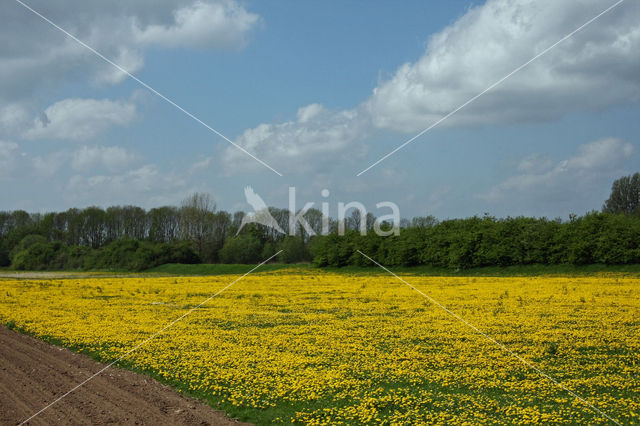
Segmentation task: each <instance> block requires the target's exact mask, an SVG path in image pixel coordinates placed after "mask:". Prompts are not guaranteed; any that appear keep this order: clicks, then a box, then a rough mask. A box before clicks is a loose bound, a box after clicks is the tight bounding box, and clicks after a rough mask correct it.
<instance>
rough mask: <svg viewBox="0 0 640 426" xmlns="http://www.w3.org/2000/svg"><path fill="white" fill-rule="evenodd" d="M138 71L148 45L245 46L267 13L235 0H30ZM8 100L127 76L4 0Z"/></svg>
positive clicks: (0, 62)
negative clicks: (79, 82) (48, 90)
mask: <svg viewBox="0 0 640 426" xmlns="http://www.w3.org/2000/svg"><path fill="white" fill-rule="evenodd" d="M29 5H30V6H32V7H33V8H34V9H35V10H37V11H39V12H41V13H42V14H43V15H44V16H46V17H47V18H49V19H51V20H52V21H53V22H55V23H56V24H58V25H60V26H61V27H62V28H65V29H66V30H68V31H69V32H70V33H72V34H74V35H75V36H77V37H78V38H79V39H81V40H83V41H84V42H86V43H87V44H88V45H90V46H91V47H93V48H95V49H96V50H98V51H99V52H101V53H103V54H104V55H105V56H106V57H108V58H110V59H112V60H113V61H115V62H116V63H119V64H120V65H122V66H123V67H124V68H125V69H127V70H128V71H130V72H136V71H138V70H140V69H141V68H142V67H143V65H144V49H145V48H147V47H149V46H153V47H154V48H158V49H163V48H175V47H186V48H212V49H225V50H229V49H239V48H241V47H243V46H244V45H245V44H246V42H247V37H248V34H249V32H250V31H251V30H252V29H254V28H255V27H256V25H257V24H258V22H259V21H260V17H259V16H258V15H256V14H254V13H250V12H248V11H247V10H246V9H245V8H244V6H242V5H241V4H239V3H238V2H236V1H234V0H207V1H195V2H194V1H193V0H113V1H109V2H102V1H96V2H87V1H83V0H82V1H81V0H65V1H56V2H51V1H46V0H32V1H30V2H29ZM0 39H2V40H6V41H7V42H5V43H2V44H0V101H4V102H8V101H11V102H17V101H20V102H21V101H26V100H29V101H32V102H36V101H37V97H34V95H35V94H37V93H38V91H39V90H41V89H42V88H47V89H49V88H55V87H59V85H60V84H64V83H66V82H69V81H71V82H73V83H77V82H78V81H87V82H93V83H97V84H117V83H120V82H121V81H122V80H123V79H124V75H123V74H122V73H121V72H119V71H118V70H116V69H114V68H113V67H112V66H111V65H109V64H107V63H105V62H104V61H102V60H100V59H98V58H97V57H96V56H95V55H94V54H93V53H91V52H89V51H88V50H87V49H86V48H84V47H82V46H80V45H78V44H77V43H76V42H75V41H73V40H71V39H70V38H68V37H67V36H65V35H64V34H63V33H62V32H60V31H58V30H56V29H54V28H52V27H51V26H50V25H49V24H47V23H46V22H44V21H42V20H41V19H40V18H39V17H37V16H36V15H34V14H33V13H32V12H30V11H28V10H27V9H25V8H24V7H22V6H20V4H18V3H16V2H12V1H9V2H0Z"/></svg>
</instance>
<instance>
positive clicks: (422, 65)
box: [224, 0, 640, 172]
mask: <svg viewBox="0 0 640 426" xmlns="http://www.w3.org/2000/svg"><path fill="white" fill-rule="evenodd" d="M609 5H610V4H609V3H607V2H603V1H602V0H582V1H580V2H577V3H576V2H570V1H557V0H522V1H514V0H488V1H487V2H486V3H484V4H483V5H480V6H476V7H473V8H471V9H469V10H468V11H467V12H466V13H465V14H464V15H463V16H462V17H461V18H460V19H458V20H457V21H456V22H454V23H453V24H451V25H450V26H448V27H446V28H444V29H443V30H442V31H440V32H439V33H437V34H435V35H433V36H432V37H431V38H430V40H429V41H428V43H427V47H426V50H425V52H424V54H423V55H422V57H420V58H419V59H418V60H417V61H416V62H412V63H406V64H403V65H402V66H400V67H399V68H398V69H397V71H396V72H395V74H394V75H393V77H392V78H390V79H389V80H387V81H383V82H381V83H380V84H379V85H378V87H376V88H375V89H374V91H373V94H372V95H371V96H370V97H369V98H368V99H366V100H365V101H364V102H363V103H362V104H360V105H359V106H358V107H356V108H354V109H353V110H345V111H338V112H329V111H326V110H325V109H324V108H323V107H322V106H321V105H319V104H311V105H308V106H306V107H303V108H300V110H299V111H298V115H297V119H296V120H295V121H291V122H285V123H280V124H260V125H259V126H257V127H254V128H252V129H249V130H247V131H245V132H244V133H243V134H242V135H241V136H240V137H239V138H238V139H237V142H238V143H240V144H241V145H243V146H245V147H246V148H247V149H248V150H249V151H250V152H253V153H255V154H257V155H258V157H260V158H262V159H264V160H265V161H267V162H268V163H274V164H283V171H285V172H286V168H287V166H295V167H296V168H297V169H300V170H309V168H311V167H313V164H308V165H307V168H306V169H305V168H303V167H302V166H301V163H302V162H312V163H316V164H318V163H320V164H321V163H322V159H329V158H332V159H333V160H334V161H335V159H336V158H344V157H345V154H346V153H348V155H349V156H353V153H354V152H357V151H358V148H359V146H358V143H357V142H358V136H357V135H361V134H365V133H366V134H369V135H371V134H374V133H375V132H376V131H378V132H380V131H388V130H391V131H399V132H405V133H409V132H416V131H420V130H422V129H424V128H426V127H428V126H429V125H431V124H433V123H434V122H436V121H437V120H438V119H440V118H442V117H443V116H445V115H446V114H448V113H449V112H451V111H453V110H454V109H456V108H457V107H459V106H460V105H461V104H463V103H464V102H466V101H467V100H469V99H470V98H472V97H473V96H475V95H477V94H478V93H480V92H482V91H483V90H485V89H486V88H487V87H488V86H489V85H491V84H493V83H495V82H496V81H498V80H499V79H501V78H502V77H504V76H505V75H507V74H508V73H510V72H512V71H513V70H514V69H515V68H516V67H518V66H520V65H522V64H523V63H525V62H527V61H528V60H529V59H531V58H532V57H533V56H535V55H536V54H538V53H540V52H541V51H543V50H544V49H546V48H547V47H549V46H551V45H552V44H554V43H556V42H557V41H558V40H559V39H561V38H562V37H564V36H565V35H567V34H568V33H569V32H571V31H573V30H574V29H576V28H577V27H579V26H580V25H582V24H584V23H585V22H586V21H587V20H589V19H591V18H593V17H594V16H595V15H596V14H598V13H599V12H601V11H602V10H604V9H605V8H606V7H607V6H609ZM638 15H640V3H638V2H625V3H623V4H622V5H620V6H619V7H618V8H616V9H614V10H613V11H611V12H610V13H608V14H606V15H603V16H602V17H601V18H599V19H598V20H597V21H595V22H594V23H593V24H591V25H590V26H588V27H586V28H585V29H584V30H582V31H580V32H578V33H577V34H575V35H574V36H573V37H571V38H570V39H568V40H565V41H564V42H562V43H561V44H559V45H558V46H557V47H555V48H554V49H553V50H551V51H549V52H548V53H547V54H545V55H544V56H542V57H540V58H539V59H538V60H536V61H535V62H533V63H531V64H530V65H529V66H527V67H526V68H524V69H523V70H522V71H520V72H519V73H517V74H515V75H513V76H512V77H511V78H510V79H508V80H506V81H505V82H504V83H502V84H500V85H499V86H497V87H496V88H495V89H493V90H491V91H489V92H487V93H486V94H485V95H483V96H482V97H480V98H478V100H477V101H476V102H475V103H473V104H470V105H469V106H468V107H466V108H464V109H462V110H460V111H459V112H458V113H456V114H455V115H453V116H452V117H451V118H449V119H448V120H446V121H445V122H444V123H443V125H445V126H470V125H486V124H504V123H509V124H511V123H516V122H529V121H544V120H552V119H557V118H560V117H561V116H562V115H564V114H566V113H569V112H575V111H584V110H597V109H601V108H605V107H607V106H610V105H614V104H625V103H630V102H637V101H639V100H640V72H638V70H639V69H640V55H638V54H637V52H638V51H640V21H638V19H637V18H636V17H637V16H638ZM237 157H239V153H237V152H235V148H233V147H229V148H228V149H227V151H226V154H225V156H224V159H225V161H226V162H229V164H233V166H234V167H235V166H236V165H237V164H238V163H237V162H236V161H233V162H231V161H230V160H231V159H234V160H235V159H236V158H237ZM244 160H245V162H248V161H246V159H244ZM532 160H533V159H530V162H531V161H532ZM540 161H543V159H538V160H537V162H538V163H539V162H540ZM543 165H544V164H543ZM534 166H536V167H538V166H540V164H533V163H532V164H528V165H527V164H523V165H522V167H523V168H527V167H534Z"/></svg>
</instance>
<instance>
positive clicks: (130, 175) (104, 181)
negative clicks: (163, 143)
mask: <svg viewBox="0 0 640 426" xmlns="http://www.w3.org/2000/svg"><path fill="white" fill-rule="evenodd" d="M185 185H186V182H185V181H184V179H182V178H180V177H179V176H177V175H174V174H172V173H162V172H161V171H160V169H159V168H158V166H156V165H155V164H146V165H144V166H141V167H138V168H135V169H132V170H127V171H123V172H121V173H116V174H111V175H107V174H96V175H92V176H88V177H87V176H82V175H79V174H78V175H73V176H71V178H70V179H69V181H68V183H67V185H66V189H65V192H64V194H65V197H66V199H67V202H69V203H79V202H80V203H85V204H86V203H87V202H88V203H96V204H98V205H109V204H127V203H132V204H136V205H141V204H143V205H148V206H156V207H157V206H158V205H162V204H164V203H165V202H166V201H167V200H174V199H176V195H175V194H176V193H182V191H181V190H182V189H183V188H184V187H185ZM182 196H184V194H182ZM177 199H179V198H177Z"/></svg>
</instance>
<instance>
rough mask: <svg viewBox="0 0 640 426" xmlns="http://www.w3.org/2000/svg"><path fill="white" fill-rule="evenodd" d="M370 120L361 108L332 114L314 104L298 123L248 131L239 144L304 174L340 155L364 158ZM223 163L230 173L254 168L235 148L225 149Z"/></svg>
mask: <svg viewBox="0 0 640 426" xmlns="http://www.w3.org/2000/svg"><path fill="white" fill-rule="evenodd" d="M367 120H368V118H367V116H366V114H365V115H363V114H362V111H361V110H360V109H353V110H343V111H331V110H327V109H326V108H324V107H323V106H322V105H319V104H311V105H308V106H305V107H302V108H300V109H299V110H298V113H297V117H296V120H293V121H287V122H284V123H278V124H260V125H259V126H257V127H255V128H252V129H248V130H245V131H244V132H243V133H242V135H240V137H239V138H238V139H237V140H236V143H238V144H239V145H240V146H242V147H243V148H245V149H246V150H247V151H249V152H251V153H252V154H254V155H256V156H257V157H258V158H260V159H262V160H263V161H265V162H267V163H268V164H270V165H271V166H273V167H276V168H278V169H281V170H282V171H283V172H285V173H287V172H292V171H296V172H305V171H309V170H311V169H314V168H317V167H318V166H324V165H326V163H327V161H334V162H335V161H336V159H337V158H336V156H337V155H342V156H343V158H344V156H345V155H346V156H348V157H354V156H358V155H361V154H362V152H363V146H362V141H363V140H364V138H365V137H366V134H367V131H368V129H369V128H370V124H369V123H368V122H367ZM223 162H224V166H225V169H226V170H227V171H228V172H235V171H239V170H246V169H247V168H248V167H255V164H253V163H255V162H249V161H247V157H246V154H244V153H242V152H241V151H240V150H238V149H237V148H235V147H229V148H227V149H226V151H225V153H224V157H223Z"/></svg>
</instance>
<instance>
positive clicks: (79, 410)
mask: <svg viewBox="0 0 640 426" xmlns="http://www.w3.org/2000/svg"><path fill="white" fill-rule="evenodd" d="M103 367H104V365H103V364H100V363H98V362H95V361H93V360H92V359H90V358H88V357H86V356H84V355H80V354H76V353H74V352H71V351H69V350H67V349H64V348H60V347H57V346H53V345H50V344H48V343H44V342H42V341H40V340H37V339H34V338H31V337H29V336H25V335H22V334H19V333H16V332H14V331H11V330H8V329H6V328H5V327H0V424H2V425H15V424H19V423H20V422H21V421H23V420H25V419H26V418H28V417H29V416H31V415H32V414H33V413H34V412H36V411H37V410H40V409H41V408H43V407H44V406H45V405H46V404H48V403H50V402H51V401H53V400H55V399H56V398H58V397H59V396H60V395H62V394H64V393H65V392H67V391H68V390H69V389H71V388H73V387H74V386H75V385H77V384H78V383H80V382H82V381H83V380H84V379H86V378H87V377H89V376H91V375H92V374H94V373H95V372H97V371H98V370H100V369H101V368H103ZM29 424H33V425H49V424H65V425H66V424H69V425H80V424H136V425H141V424H149V425H166V424H171V425H179V424H184V425H186V424H189V425H238V424H241V423H239V422H237V421H235V420H232V419H229V418H228V417H227V416H225V415H224V413H221V412H218V411H215V410H213V409H212V408H211V407H209V406H207V405H204V404H201V403H200V402H197V401H195V400H192V399H187V398H185V397H183V396H181V395H179V394H177V393H176V392H174V391H173V390H172V389H171V388H169V387H168V386H165V385H162V384H160V383H158V382H156V381H154V380H152V379H150V378H148V377H146V376H143V375H140V374H136V373H133V372H130V371H126V370H122V369H119V368H111V369H109V370H106V371H105V372H104V373H102V374H101V375H99V376H97V377H95V378H94V379H93V380H91V381H89V382H88V383H87V384H86V385H84V386H83V387H82V388H80V389H78V390H77V391H76V392H74V393H72V394H70V395H69V396H67V397H66V398H64V399H63V400H61V401H60V402H58V403H57V404H55V405H54V406H52V407H51V408H49V409H48V410H46V411H44V412H43V413H41V414H40V415H39V416H37V417H35V418H34V419H33V420H32V421H31V422H29Z"/></svg>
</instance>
